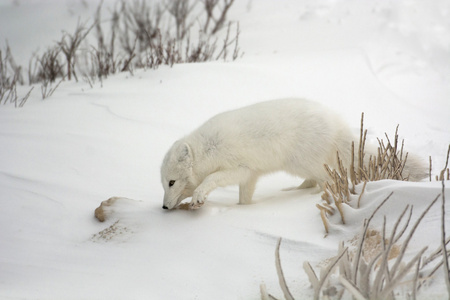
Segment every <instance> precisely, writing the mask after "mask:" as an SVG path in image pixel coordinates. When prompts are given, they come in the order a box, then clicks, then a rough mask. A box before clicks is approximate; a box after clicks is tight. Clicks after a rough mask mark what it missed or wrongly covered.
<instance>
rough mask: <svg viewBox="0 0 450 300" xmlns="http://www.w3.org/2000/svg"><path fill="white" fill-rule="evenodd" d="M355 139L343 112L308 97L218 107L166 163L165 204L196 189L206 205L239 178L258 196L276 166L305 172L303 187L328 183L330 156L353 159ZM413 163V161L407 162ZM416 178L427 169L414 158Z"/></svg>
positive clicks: (246, 198)
mask: <svg viewBox="0 0 450 300" xmlns="http://www.w3.org/2000/svg"><path fill="white" fill-rule="evenodd" d="M353 140H355V138H354V136H353V135H352V133H351V130H350V129H349V128H348V126H347V125H346V124H345V123H344V122H343V121H342V120H341V119H340V118H339V116H338V115H337V114H335V113H333V112H332V111H330V110H327V109H325V108H324V107H323V106H321V105H319V104H318V103H315V102H311V101H308V100H304V99H280V100H272V101H267V102H261V103H257V104H254V105H250V106H247V107H243V108H240V109H236V110H232V111H228V112H224V113H221V114H218V115H216V116H214V117H213V118H211V119H210V120H208V121H207V122H206V123H205V124H203V125H202V126H200V127H199V128H198V129H197V130H195V131H194V132H192V133H191V134H190V135H188V136H186V137H184V138H182V139H180V140H178V141H176V142H175V143H174V144H173V146H172V147H171V148H170V150H169V151H168V153H167V154H166V156H165V158H164V160H163V163H162V167H161V181H162V185H163V187H164V191H165V193H164V204H163V208H164V209H173V208H175V207H177V206H178V205H179V204H180V202H181V201H182V200H183V199H185V198H187V197H192V201H191V203H190V206H191V208H194V209H195V208H199V207H200V206H201V205H202V204H203V203H204V202H205V200H206V197H207V196H208V194H209V193H210V192H211V191H212V190H214V189H215V188H217V187H223V186H227V185H235V184H238V185H239V204H249V203H251V200H252V196H253V192H254V190H255V185H256V182H257V180H258V178H259V177H260V176H261V175H264V174H267V173H272V172H276V171H285V172H287V173H289V174H292V175H295V176H298V177H301V178H304V179H305V181H304V182H303V184H302V185H301V186H300V187H299V188H308V187H313V186H315V185H316V184H319V185H320V186H323V184H324V182H325V181H326V180H327V179H328V174H327V173H326V171H325V168H324V164H328V165H329V166H331V167H333V168H336V167H337V165H336V164H337V162H336V151H339V155H340V157H341V159H342V160H343V163H344V165H349V163H350V161H349V160H350V157H351V142H352V141H353ZM408 163H409V164H408ZM408 163H407V167H406V168H405V170H404V172H409V173H410V174H409V177H410V179H411V180H420V179H422V178H424V177H425V176H426V173H425V171H424V168H423V167H422V165H421V163H420V160H417V159H413V160H411V161H410V160H409V159H408Z"/></svg>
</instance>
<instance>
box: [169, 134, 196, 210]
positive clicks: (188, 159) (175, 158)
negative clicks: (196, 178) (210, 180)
mask: <svg viewBox="0 0 450 300" xmlns="http://www.w3.org/2000/svg"><path fill="white" fill-rule="evenodd" d="M192 166H193V157H192V151H191V148H190V147H189V145H188V144H186V143H182V142H180V141H178V142H175V144H174V145H173V146H172V148H170V150H169V152H167V154H166V156H165V157H164V160H163V164H162V166H161V183H162V185H163V188H164V204H163V208H164V209H172V208H175V207H177V206H178V204H180V202H181V201H182V200H183V199H185V198H187V197H191V196H192V194H193V193H194V189H195V186H194V184H193V180H192Z"/></svg>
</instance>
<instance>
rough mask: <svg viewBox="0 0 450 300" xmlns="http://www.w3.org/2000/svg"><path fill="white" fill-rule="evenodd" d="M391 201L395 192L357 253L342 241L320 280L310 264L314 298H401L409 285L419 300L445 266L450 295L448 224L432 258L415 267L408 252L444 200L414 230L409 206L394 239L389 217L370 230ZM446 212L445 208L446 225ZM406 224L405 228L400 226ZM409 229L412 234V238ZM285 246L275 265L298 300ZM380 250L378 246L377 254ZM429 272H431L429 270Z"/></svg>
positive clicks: (417, 257)
mask: <svg viewBox="0 0 450 300" xmlns="http://www.w3.org/2000/svg"><path fill="white" fill-rule="evenodd" d="M391 196H392V193H391V194H390V195H389V196H388V197H387V198H386V199H385V200H384V201H383V202H382V203H381V204H380V205H379V206H378V207H377V208H376V209H375V211H374V212H373V213H372V215H371V216H370V218H369V219H367V220H365V222H364V226H363V228H362V232H361V234H360V235H359V238H358V239H357V240H353V241H352V242H351V243H352V244H353V246H356V249H355V250H353V251H350V250H349V247H345V245H344V243H343V242H341V243H340V245H339V249H338V254H337V255H336V256H335V257H333V258H331V259H329V260H328V262H327V264H326V265H325V266H324V267H323V268H322V269H321V271H320V274H319V276H318V275H317V273H316V272H315V271H314V269H313V268H312V266H311V265H310V263H308V262H305V263H304V265H303V267H304V270H305V272H306V274H307V275H308V278H309V281H310V283H311V285H312V288H313V289H314V299H320V298H321V297H322V298H323V299H341V298H342V297H343V295H344V294H345V293H348V294H350V296H351V297H352V298H354V299H395V295H396V294H397V293H396V292H395V290H396V289H397V288H398V287H399V286H402V288H403V289H405V285H407V286H409V288H408V291H409V292H408V295H409V296H410V298H411V299H416V297H417V295H416V294H417V291H418V290H419V289H420V288H421V286H422V285H423V283H424V282H425V281H427V280H429V279H430V278H432V276H433V275H434V273H435V272H436V270H437V269H439V268H440V267H441V266H442V265H444V270H445V272H446V275H448V276H446V283H447V286H448V294H449V296H450V273H449V269H448V262H447V257H448V255H449V253H448V251H447V249H446V245H447V244H448V243H449V242H450V238H447V239H446V238H445V236H446V234H445V227H444V225H443V226H442V246H441V247H439V248H438V249H436V250H435V251H433V252H432V253H431V254H430V255H429V257H426V256H424V253H425V251H426V250H427V247H424V248H422V249H421V250H420V251H418V252H417V254H416V255H415V256H414V257H413V258H412V259H411V260H410V261H409V262H405V261H404V260H405V259H404V257H405V253H406V249H407V247H408V244H409V242H410V241H411V239H412V237H413V235H414V233H415V231H416V229H417V228H418V226H419V224H420V222H421V221H422V220H423V218H424V217H425V215H426V214H427V213H428V211H429V210H430V208H431V207H432V206H433V205H434V204H435V203H436V202H437V201H438V200H439V198H440V197H441V195H438V196H437V197H436V198H435V199H434V200H433V201H432V202H431V203H430V204H429V205H428V207H427V208H426V209H425V210H424V211H423V212H422V214H421V215H420V216H419V217H418V219H417V220H416V221H415V222H414V224H412V226H410V225H411V216H412V209H413V208H412V206H411V207H410V206H409V205H408V206H406V207H405V209H404V210H403V212H402V213H401V214H400V216H399V217H398V219H397V221H396V222H395V223H394V225H393V227H392V230H391V233H390V235H389V237H387V236H386V217H384V223H383V227H382V228H381V229H377V230H374V229H369V226H370V222H371V220H372V219H373V217H374V216H375V214H376V213H377V211H378V210H379V209H380V208H381V206H383V205H384V204H385V203H386V202H387V201H388V200H389V198H390V197H391ZM442 203H443V205H444V203H445V195H444V183H443V194H442ZM408 212H409V213H408ZM444 213H445V212H444V208H443V211H442V218H443V220H444ZM405 216H406V218H405ZM402 223H403V225H402V226H400V225H401V224H402ZM443 224H444V223H443ZM408 227H409V228H411V229H410V230H409V232H408V233H407V229H408ZM280 244H281V239H280V240H279V241H278V244H277V247H276V251H275V264H276V268H277V275H278V279H279V282H280V287H281V289H282V291H283V294H284V296H285V298H286V299H294V297H293V296H292V294H291V292H290V290H289V288H288V286H287V284H286V280H285V278H284V274H283V270H282V267H281V262H280V256H279V248H280ZM374 245H375V246H376V247H375V249H374V247H373V246H374ZM367 249H371V251H370V253H366V252H367ZM430 263H434V264H435V267H434V268H431V271H430V268H428V267H427V266H428V265H429V264H430ZM425 267H427V268H426V269H425ZM336 273H337V274H336ZM260 291H261V299H276V298H275V297H273V296H272V295H269V294H268V292H267V290H266V288H265V286H264V285H261V287H260Z"/></svg>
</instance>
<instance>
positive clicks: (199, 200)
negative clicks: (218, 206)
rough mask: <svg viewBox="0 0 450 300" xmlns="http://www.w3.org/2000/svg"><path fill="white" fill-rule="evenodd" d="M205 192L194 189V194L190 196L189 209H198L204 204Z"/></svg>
mask: <svg viewBox="0 0 450 300" xmlns="http://www.w3.org/2000/svg"><path fill="white" fill-rule="evenodd" d="M206 196H207V194H205V193H203V192H199V191H194V195H193V196H192V201H191V203H189V206H190V208H191V209H199V208H200V207H202V205H203V204H205V201H206Z"/></svg>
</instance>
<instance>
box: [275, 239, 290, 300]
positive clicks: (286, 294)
mask: <svg viewBox="0 0 450 300" xmlns="http://www.w3.org/2000/svg"><path fill="white" fill-rule="evenodd" d="M280 245H281V238H280V239H278V244H277V248H276V250H275V266H276V267H277V274H278V280H279V282H280V287H281V290H282V291H283V294H284V297H285V298H286V300H294V297H292V294H291V292H290V291H289V288H288V286H287V284H286V280H285V278H284V274H283V269H282V267H281V260H280Z"/></svg>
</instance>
